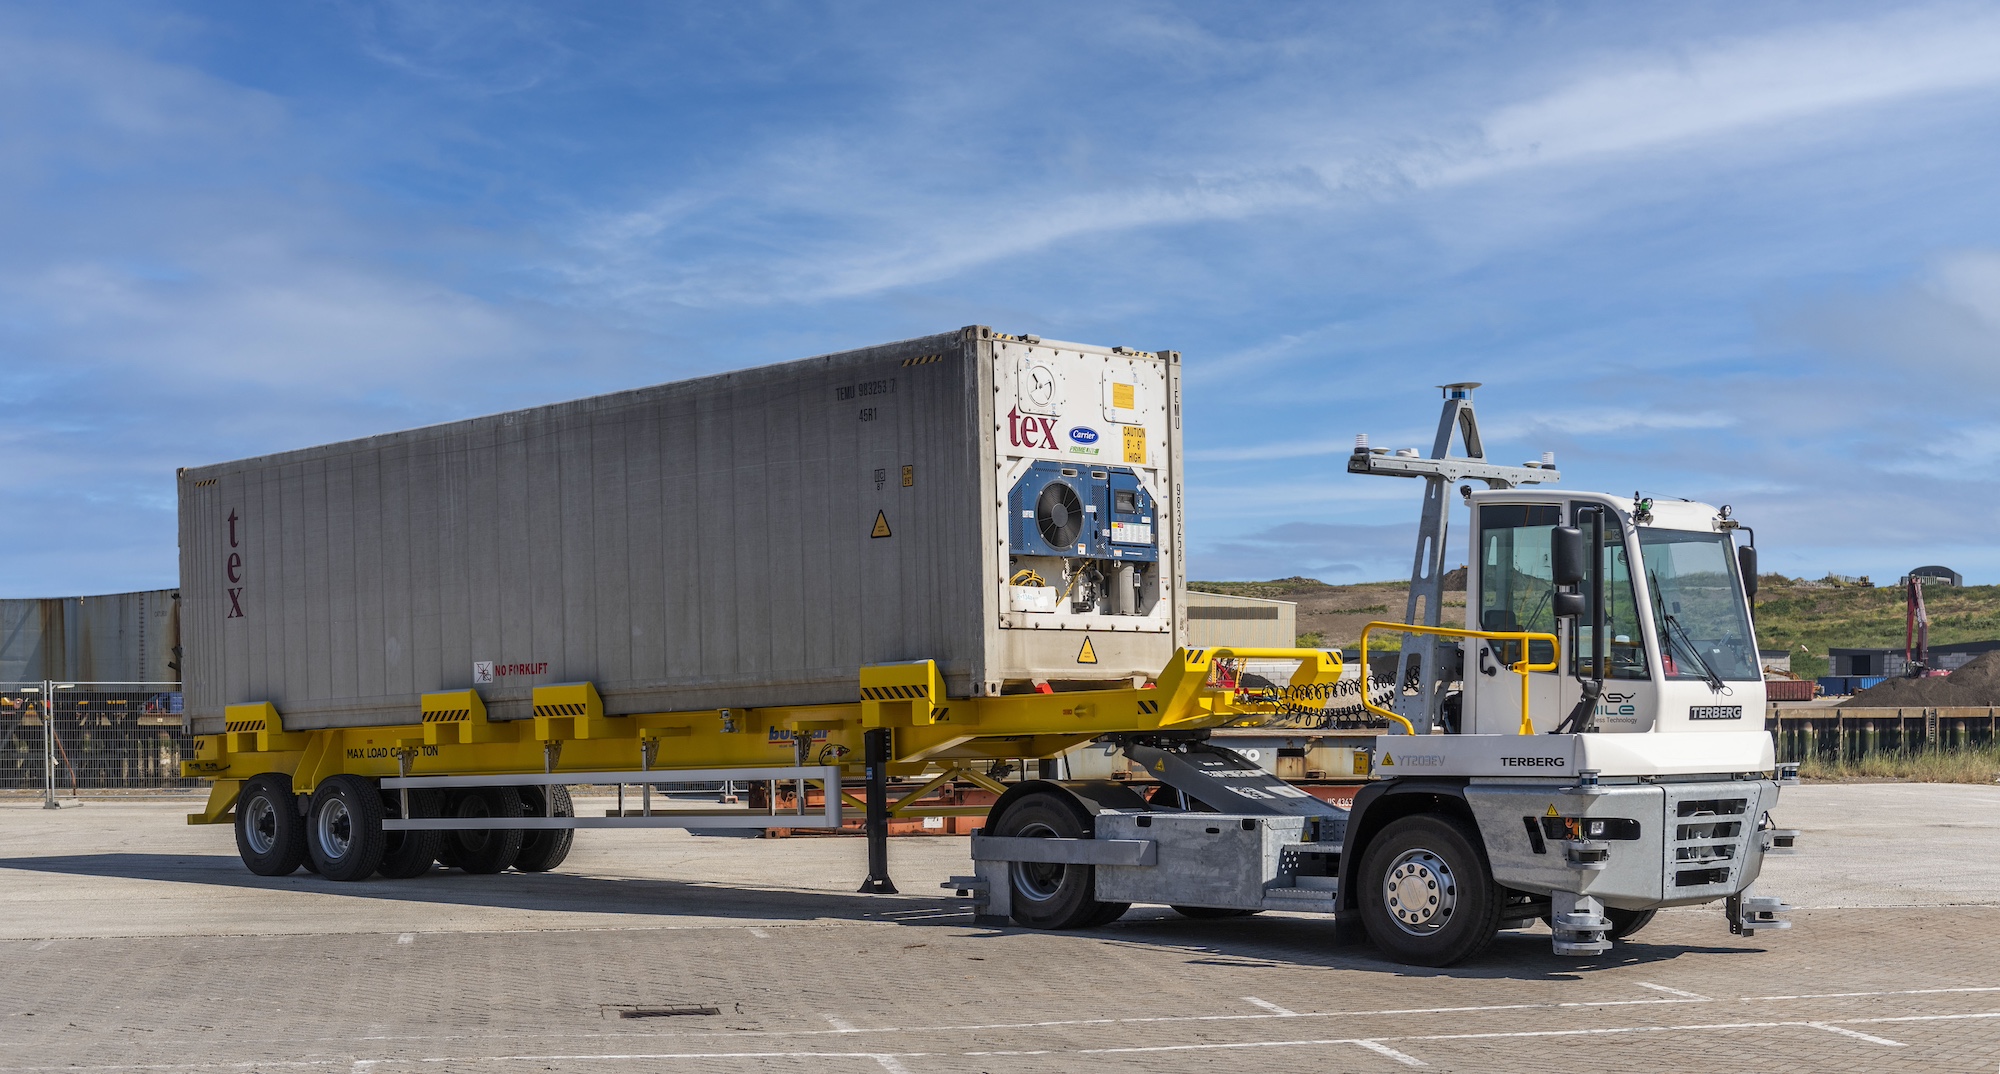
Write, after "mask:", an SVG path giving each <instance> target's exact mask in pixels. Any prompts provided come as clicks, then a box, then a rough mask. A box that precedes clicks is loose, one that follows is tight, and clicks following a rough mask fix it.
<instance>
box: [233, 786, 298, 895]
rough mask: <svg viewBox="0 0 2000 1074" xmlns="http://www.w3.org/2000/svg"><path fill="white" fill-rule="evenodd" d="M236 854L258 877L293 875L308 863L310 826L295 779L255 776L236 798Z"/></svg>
mask: <svg viewBox="0 0 2000 1074" xmlns="http://www.w3.org/2000/svg"><path fill="white" fill-rule="evenodd" d="M236 853H237V854H239V855H241V856H242V858H243V864H244V865H245V866H246V867H248V868H249V870H250V871H251V872H253V873H256V874H257V875H258V876H290V875H292V873H294V872H296V871H298V868H299V865H300V864H302V863H303V862H304V861H305V860H306V827H305V823H304V818H303V817H300V816H299V802H298V795H295V794H293V793H292V777H290V776H287V775H282V774H280V773H276V772H267V773H265V774H263V775H261V776H252V777H250V778H249V779H248V780H247V781H245V782H244V784H243V791H242V793H241V794H238V795H237V796H236Z"/></svg>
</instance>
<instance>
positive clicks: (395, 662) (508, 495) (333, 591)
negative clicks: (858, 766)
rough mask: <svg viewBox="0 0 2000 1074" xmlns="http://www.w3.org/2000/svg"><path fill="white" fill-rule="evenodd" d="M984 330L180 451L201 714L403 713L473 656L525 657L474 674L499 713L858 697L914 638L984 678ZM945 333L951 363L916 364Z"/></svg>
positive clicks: (322, 721)
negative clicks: (212, 460) (976, 387)
mask: <svg viewBox="0 0 2000 1074" xmlns="http://www.w3.org/2000/svg"><path fill="white" fill-rule="evenodd" d="M962 338H964V337H963V334H961V333H952V334H949V335H945V336H937V337H929V338H927V339H921V340H913V341H906V342H904V343H900V344H891V345H887V346H884V347H878V348H870V349H867V350H864V351H857V352H848V353H846V354H842V355H833V356H828V357H824V358H818V359H809V360H807V361H804V362H795V363H789V364H787V365H784V366H776V367H766V368H764V369H757V370H749V371H745V372H742V373H735V374H726V375H723V376H720V377H711V378H704V379H702V380H699V381H691V382H683V383H680V384H673V385H664V386H661V387H657V388H649V389H641V390H638V391H635V392H626V393H619V394H617V395H612V396H602V397H597V398H594V399H587V400H580V401H578V402H574V403H566V404H560V405H557V406H551V407H543V408H537V409H535V410H530V411H523V412H516V413H513V414H506V415H497V416H495V417H492V418H483V419H475V420H473V421H469V422H460V423H456V424H453V425H447V426H438V427H433V428H430V429H422V430H415V431H412V432H408V433H397V434H390V435H388V436H383V437H376V438H372V439H370V440H365V441H357V442H353V443H348V444H339V445H329V446H327V447H322V448H311V449H306V450H303V451H298V452H291V453H287V454H285V455H281V456H273V457H266V458H262V459H252V460H246V461H244V462H239V463H231V464H223V465H220V466H213V467H206V468H200V469H195V470H189V471H186V472H185V473H184V475H183V480H182V499H183V517H182V559H183V564H182V566H183V578H184V579H185V580H187V585H188V589H187V592H188V594H189V597H188V600H187V602H186V606H185V612H186V619H187V623H186V642H185V646H186V649H187V651H188V665H187V666H188V669H189V681H190V684H191V688H190V693H189V709H190V711H191V712H192V713H193V714H194V715H195V717H196V719H197V720H210V721H212V720H213V719H215V718H218V717H219V716H220V715H221V710H222V707H223V706H224V705H226V704H229V703H232V702H238V701H262V700H268V701H272V702H274V703H276V704H278V706H279V707H280V709H281V711H284V712H285V713H286V714H287V725H288V726H292V727H299V728H303V727H313V726H334V725H342V724H356V723H369V722H381V721H386V720H407V719H409V718H410V716H411V715H412V713H413V712H414V708H415V701H416V695H417V694H421V693H424V692H427V691H431V690H439V689H455V688H463V687H464V686H466V685H468V684H469V683H470V678H471V672H472V662H473V661H475V660H492V661H494V662H495V663H496V664H497V665H499V666H501V667H503V668H508V667H509V666H510V665H511V668H510V670H511V671H514V672H519V671H521V670H523V669H526V670H527V672H528V673H526V674H520V673H513V674H502V675H500V676H497V677H496V682H495V683H493V684H492V685H491V686H482V687H481V688H480V689H481V693H482V694H483V695H484V696H486V698H487V701H488V705H489V708H490V709H491V710H492V711H493V713H494V715H495V716H496V717H499V718H510V717H521V716H525V715H527V714H528V706H527V701H528V698H529V695H530V692H531V690H532V687H533V686H534V685H536V684H539V683H543V682H556V681H574V680H579V679H589V680H591V681H594V682H596V683H598V685H599V688H600V690H601V691H602V692H603V693H604V695H605V697H606V702H607V708H608V709H609V710H610V711H613V712H631V711H653V710H664V709H674V708H683V709H685V708H707V707H716V706H722V705H728V706H754V705H764V704H781V703H790V704H803V703H817V702H828V701H844V700H851V699H852V698H853V696H854V691H855V671H856V669H857V668H858V667H859V666H860V665H861V664H862V663H865V662H878V661H886V660H899V659H915V658H918V657H932V658H936V659H940V660H942V661H944V662H945V663H946V665H947V669H948V673H949V674H950V675H951V677H952V678H953V680H954V681H955V682H957V683H959V684H961V685H962V686H963V687H969V685H970V683H971V682H972V681H973V680H975V679H976V678H977V677H978V675H979V674H980V669H979V668H978V666H977V665H978V664H979V662H980V661H979V650H978V645H977V640H978V639H979V637H980V633H981V629H982V624H983V623H984V622H990V619H986V618H984V613H983V610H982V607H981V603H980V600H981V592H982V586H981V578H980V577H979V572H978V563H979V550H978V547H977V546H978V542H979V540H980V535H979V534H980V524H979V518H980V512H979V510H978V507H977V504H976V503H975V502H974V501H975V498H976V496H977V489H978V488H979V481H978V477H977V476H976V474H971V473H966V472H964V469H963V467H964V466H965V465H966V464H967V463H968V462H969V461H970V460H972V459H973V458H975V457H976V455H977V450H976V446H975V445H976V443H977V440H976V437H977V435H978V434H977V429H978V426H977V425H975V424H974V421H973V420H972V419H971V418H970V416H969V415H967V414H966V412H965V404H966V403H967V402H968V401H969V400H972V399H976V398H977V393H976V392H975V391H972V390H970V389H969V385H967V384H966V383H965V380H966V378H967V377H968V376H972V375H973V374H972V372H971V369H972V367H971V366H970V365H968V363H966V362H965V361H964V360H963V359H964V357H965V353H964V348H962V347H961V346H960V340H961V339H962ZM924 353H947V354H949V355H950V358H949V360H946V361H943V362H935V363H928V364H923V365H918V366H915V367H906V366H903V365H902V360H903V359H905V358H909V357H914V356H916V355H920V354H924ZM975 379H976V378H975ZM891 380H893V381H894V390H893V391H890V392H882V393H881V394H873V395H871V394H868V393H866V392H850V394H849V395H848V396H847V397H844V398H843V397H842V396H841V394H840V393H841V391H842V390H843V389H854V388H855V387H856V385H857V384H869V383H873V384H875V385H876V389H877V391H878V392H881V385H882V384H883V383H886V382H888V381H891ZM864 418H868V419H871V420H863V419H864ZM905 465H911V466H915V467H916V474H917V478H916V481H915V483H914V484H913V486H911V487H909V488H904V487H903V486H902V485H901V481H900V478H901V467H903V466H905ZM878 471H879V472H880V473H881V475H882V479H881V480H880V481H878V480H877V479H876V478H877V473H878ZM954 471H956V472H954ZM210 479H213V481H214V483H213V484H207V485H204V484H203V482H204V481H207V480H210ZM246 505H254V506H249V507H246ZM232 511H235V512H237V513H238V515H239V526H240V530H239V549H238V551H239V552H240V553H241V554H242V555H243V556H244V557H245V561H244V564H243V569H242V572H241V573H242V575H243V576H244V577H246V578H247V579H250V581H249V582H247V583H245V585H244V586H243V587H242V588H244V590H245V592H244V594H243V598H242V600H243V607H244V610H245V617H244V618H242V619H228V618H225V616H226V615H227V611H228V604H227V596H226V589H227V588H229V587H228V586H226V585H224V584H223V572H224V569H225V568H224V564H225V562H226V556H227V552H228V549H226V548H225V547H224V546H225V545H226V544H227V532H226V531H227V522H226V519H227V516H228V514H229V513H231V512H232ZM878 511H881V512H883V514H884V517H886V518H888V519H889V520H890V525H891V527H892V530H893V533H894V536H893V537H891V538H887V539H881V538H871V537H870V536H869V535H868V534H869V529H870V527H871V526H872V524H873V522H874V519H875V517H876V513H877V512H878ZM252 514H254V515H255V516H256V517H254V518H253V517H250V516H251V515H252ZM196 589H199V590H200V592H199V594H198V595H196V594H195V593H194V591H195V590H196ZM968 639H970V642H968ZM537 669H539V673H535V672H536V670H537Z"/></svg>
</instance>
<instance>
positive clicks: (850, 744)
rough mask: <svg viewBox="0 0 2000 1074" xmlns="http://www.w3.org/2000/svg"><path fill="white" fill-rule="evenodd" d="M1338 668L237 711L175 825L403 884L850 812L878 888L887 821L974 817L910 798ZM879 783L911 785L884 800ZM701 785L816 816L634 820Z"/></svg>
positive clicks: (936, 680) (1273, 700) (835, 820)
mask: <svg viewBox="0 0 2000 1074" xmlns="http://www.w3.org/2000/svg"><path fill="white" fill-rule="evenodd" d="M1245 660H1267V661H1268V660H1279V661H1296V662H1297V670H1296V671H1295V672H1294V674H1293V676H1292V678H1291V681H1290V682H1289V683H1288V684H1286V685H1284V686H1258V687H1248V688H1245V687H1242V686H1240V685H1239V680H1238V677H1237V672H1236V669H1237V668H1239V667H1240V665H1241V662H1242V661H1245ZM1341 671H1342V665H1341V659H1340V655H1339V654H1338V653H1336V652H1330V651H1323V650H1315V649H1249V648H1238V649H1228V648H1222V649H1183V650H1180V651H1178V652H1176V653H1175V656H1174V660H1173V663H1172V664H1171V665H1169V666H1168V667H1167V668H1166V669H1165V670H1164V671H1163V672H1162V673H1161V674H1160V675H1159V677H1158V678H1157V679H1156V680H1155V681H1153V682H1150V683H1147V684H1145V685H1143V686H1127V687H1123V688H1119V689H1108V690H1088V691H1074V692H1063V693H1029V694H1015V695H1005V696H998V697H981V698H951V697H947V696H946V695H945V688H944V679H943V676H942V675H941V674H940V673H939V671H938V668H937V665H936V663H935V662H933V661H930V660H919V661H911V662H908V663H898V664H886V665H877V666H871V667H864V668H862V669H861V675H860V682H859V684H858V690H857V694H858V697H857V699H856V700H855V701H853V702H850V703H847V704H840V705H811V706H798V707H773V708H754V709H711V710H706V711H696V712H660V713H639V714H634V715H624V716H607V715H606V714H605V712H604V703H603V701H602V700H601V699H600V698H599V696H598V692H597V689H596V687H595V686H593V685H592V684H591V683H588V682H583V683H564V684H559V685H553V686H541V687H537V688H535V691H534V702H533V711H534V715H533V717H532V718H531V719H525V720H513V721H494V720H490V719H488V716H487V712H486V707H485V705H484V703H483V702H482V701H481V700H480V697H479V694H478V693H477V692H475V691H472V690H453V691H446V692H441V693H433V694H425V695H423V697H422V699H421V704H420V705H419V709H418V711H417V712H416V713H414V714H413V715H414V716H415V717H416V718H415V719H414V720H413V721H412V722H410V723H407V724H387V725H376V726H366V727H337V728H324V729H317V730H287V729H286V728H285V725H284V715H283V713H281V712H279V711H278V710H277V709H276V707H275V706H273V705H270V704H268V703H259V704H239V705H231V706H229V708H228V712H227V719H226V722H225V730H224V731H223V732H222V733H221V734H215V735H204V736H201V737H200V738H198V739H197V740H196V754H195V757H194V758H193V759H192V760H188V761H186V762H184V763H183V765H182V771H183V774H184V775H187V776H190V777H199V778H203V779H208V780H211V781H212V782H213V787H212V790H211V791H210V794H209V798H208V802H207V804H206V805H205V806H204V807H203V809H202V810H201V812H199V813H192V814H189V815H188V822H189V823H191V824H234V825H235V826H236V828H237V837H238V849H239V850H240V851H241V852H242V854H243V857H244V860H245V863H246V864H248V865H249V866H250V867H251V869H252V870H253V871H257V872H262V873H279V872H290V871H291V870H292V869H295V868H297V867H298V866H299V865H301V864H304V863H306V861H307V856H308V855H310V863H311V864H312V865H313V866H314V867H315V868H316V869H317V870H318V871H319V872H321V873H322V874H324V875H327V876H329V877H331V878H334V879H361V878H363V877H365V876H368V875H372V874H374V873H376V872H378V871H380V872H383V873H384V874H385V875H392V876H393V875H398V874H399V873H406V872H407V873H414V872H421V871H422V870H423V869H427V868H428V867H429V866H430V861H431V858H439V857H441V858H443V859H444V860H446V861H447V862H448V863H451V864H457V865H461V866H464V867H467V868H468V869H469V870H470V871H476V872H477V871H498V870H497V869H491V868H490V866H491V865H493V864H497V863H499V862H501V861H503V860H504V861H507V862H508V863H509V864H512V865H513V866H514V867H516V868H525V869H529V870H540V869H546V868H553V867H554V865H555V864H557V863H559V862H560V860H561V855H562V854H564V853H567V850H568V845H569V843H568V840H569V832H570V830H571V829H574V828H581V827H662V826H695V827H704V828H709V827H712V828H725V827H767V826H769V827H790V828H815V827H826V828H837V827H839V826H840V825H841V823H842V812H843V807H844V804H847V803H851V804H854V805H860V806H863V808H865V809H867V810H868V815H869V820H870V824H869V825H868V829H869V834H870V836H871V840H870V841H871V843H872V844H874V845H873V846H871V854H870V859H871V862H870V866H871V867H870V878H869V884H868V887H867V889H868V890H877V891H884V890H893V887H892V886H891V885H890V884H889V882H888V876H887V869H886V862H885V861H884V858H885V852H884V850H883V846H882V839H881V837H882V836H883V835H885V834H886V822H887V819H888V817H890V816H916V815H933V814H949V813H954V812H957V813H964V812H969V811H972V812H976V811H978V809H977V807H972V808H970V809H968V808H967V807H957V808H954V807H943V808H937V807H933V808H930V809H925V808H922V807H920V806H918V805H917V804H916V803H918V802H919V801H920V800H922V799H923V798H924V797H925V796H927V795H928V794H929V793H930V792H931V791H933V790H935V789H936V788H938V787H939V786H941V785H943V784H945V783H947V782H950V781H954V780H960V781H966V782H971V783H974V784H977V785H980V786H983V787H985V788H987V789H989V790H993V791H995V792H999V793H1004V792H1006V791H1007V790H1008V789H1009V788H1008V787H1007V786H1005V785H1003V784H1001V783H998V782H996V781H995V780H993V779H991V778H990V777H988V776H987V775H985V774H984V770H985V769H986V768H987V767H988V766H989V765H990V764H991V763H992V762H994V761H998V760H1006V759H1014V758H1050V757H1055V756H1057V755H1059V754H1062V753H1063V752H1065V751H1067V750H1070V749H1073V748H1075V747H1076V746H1079V745H1082V744H1084V743H1086V742H1090V741H1092V740H1094V739H1098V738H1101V737H1103V736H1106V735H1113V734H1147V733H1160V732H1195V731H1201V730H1205V729H1209V728H1215V727H1219V726H1223V725H1225V724H1231V723H1242V722H1245V721H1255V720H1258V719H1260V718H1263V717H1266V716H1270V715H1275V714H1278V713H1280V712H1282V711H1284V710H1285V709H1286V708H1287V706H1296V705H1297V704H1298V703H1299V702H1300V700H1301V699H1309V698H1319V699H1323V698H1324V697H1325V696H1326V691H1327V689H1328V688H1329V687H1330V686H1331V685H1332V684H1333V683H1335V682H1337V681H1338V680H1339V679H1340V676H1341ZM878 762H879V763H878ZM854 775H863V776H865V777H868V783H869V789H868V795H867V798H866V800H861V799H855V798H853V797H852V795H851V792H848V791H845V790H843V788H842V783H843V778H844V777H851V776H854ZM891 777H895V778H899V779H904V780H922V781H923V782H922V783H921V785H920V786H918V787H917V788H916V789H914V790H912V791H909V792H908V793H906V794H905V795H903V797H902V798H901V799H900V800H898V801H895V802H890V801H888V800H887V798H886V788H887V781H888V780H889V779H890V778H891ZM925 777H928V778H927V779H926V778H925ZM719 781H744V782H761V781H769V782H773V783H778V782H783V783H790V784H795V785H796V786H797V787H798V789H799V790H800V791H801V792H803V791H804V790H805V788H806V786H807V785H811V786H813V787H817V788H820V789H821V791H822V801H823V802H824V803H825V805H824V808H823V809H821V810H820V811H817V812H814V813H811V814H808V813H807V812H806V809H805V803H806V800H807V795H806V794H805V793H799V794H798V795H797V803H798V808H797V810H796V811H795V812H792V813H787V814H784V815H782V816H776V815H775V814H774V812H766V813H754V812H746V811H744V810H741V809H737V810H731V811H727V812H707V813H702V812H696V811H690V810H679V809H677V810H675V811H673V812H672V813H671V814H661V813H658V812H655V811H654V810H653V809H652V808H651V802H650V789H651V787H652V786H655V785H658V784H666V783H697V782H719ZM569 784H618V785H620V786H621V787H623V786H625V785H638V786H641V787H643V788H646V800H645V807H644V808H642V809H641V810H639V811H638V815H636V816H632V815H628V814H627V811H625V810H623V809H620V810H618V811H617V815H615V816H606V817H576V816H574V815H573V810H571V809H569V808H568V805H567V798H568V796H567V793H566V792H565V791H563V790H562V789H561V788H562V787H563V786H565V785H569ZM502 787H508V788H514V789H516V790H517V791H518V792H519V796H520V797H521V798H522V800H523V803H524V804H523V805H522V806H521V808H520V809H519V810H518V811H517V810H516V809H514V808H513V807H512V805H511V803H510V801H509V800H508V799H509V797H510V796H506V795H499V794H488V793H485V792H487V791H490V790H491V789H494V788H502ZM441 793H442V794H449V795H450V799H449V800H450V801H453V802H456V803H457V807H456V808H454V809H452V810H450V811H449V812H450V813H451V815H448V816H447V815H441V814H442V813H444V812H446V811H447V810H446V809H445V804H446V803H445V801H442V800H439V798H440V795H441ZM378 799H379V801H378ZM844 800H845V802H844ZM378 807H379V808H378ZM775 808H776V806H775V798H774V799H773V800H772V802H771V804H770V809H771V810H773V811H775ZM378 814H379V815H378ZM443 832H455V833H462V834H461V835H460V836H459V837H458V838H457V841H456V842H457V844H463V845H455V844H454V842H453V841H452V840H443V839H440V838H439V836H438V835H436V834H432V833H443ZM410 833H422V834H410ZM515 838H519V839H520V840H521V841H522V842H523V843H524V844H525V845H526V848H527V849H526V850H525V851H521V852H515V853H512V854H511V855H510V853H509V851H510V848H509V847H508V846H506V845H505V841H506V840H511V839H515ZM495 840H499V841H501V842H500V845H497V846H489V845H488V844H492V843H494V841H495ZM378 844H379V847H378ZM522 853H525V854H526V857H525V858H523V857H521V854H522ZM426 854H428V855H429V856H428V857H426V856H425V855H426ZM418 858H423V860H422V861H421V862H419V861H418V860H417V859H418ZM507 867H508V865H507V864H501V865H500V866H499V868H501V869H504V868H507Z"/></svg>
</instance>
